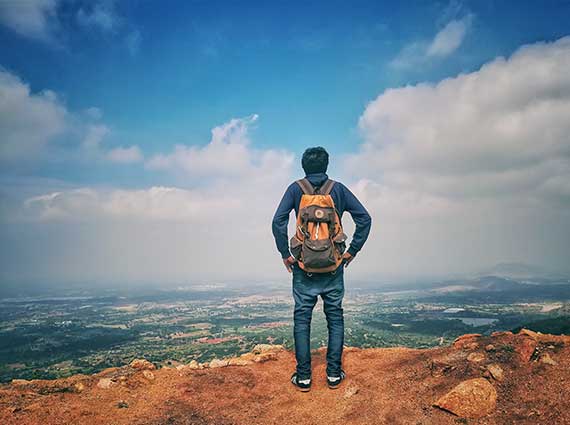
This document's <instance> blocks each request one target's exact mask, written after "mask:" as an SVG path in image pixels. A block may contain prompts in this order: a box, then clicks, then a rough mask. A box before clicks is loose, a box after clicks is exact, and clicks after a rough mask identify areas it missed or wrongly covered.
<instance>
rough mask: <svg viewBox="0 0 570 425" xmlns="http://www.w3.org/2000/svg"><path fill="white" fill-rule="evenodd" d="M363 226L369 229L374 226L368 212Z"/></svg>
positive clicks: (363, 218) (364, 217)
mask: <svg viewBox="0 0 570 425" xmlns="http://www.w3.org/2000/svg"><path fill="white" fill-rule="evenodd" d="M362 225H363V226H364V227H368V228H370V227H371V226H372V217H371V216H370V214H368V212H367V213H366V214H365V215H364V216H363V217H362Z"/></svg>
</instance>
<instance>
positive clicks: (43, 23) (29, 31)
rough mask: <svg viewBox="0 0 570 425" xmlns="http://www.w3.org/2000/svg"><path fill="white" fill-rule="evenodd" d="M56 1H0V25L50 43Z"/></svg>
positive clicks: (54, 19) (54, 20)
mask: <svg viewBox="0 0 570 425" xmlns="http://www.w3.org/2000/svg"><path fill="white" fill-rule="evenodd" d="M57 5H58V0H16V1H0V23H1V24H3V25H5V26H6V27H8V28H10V29H11V30H13V31H15V32H16V33H18V34H20V35H22V36H25V37H29V38H32V39H38V40H43V41H51V39H52V37H53V34H52V31H53V26H54V25H55V22H56V11H57Z"/></svg>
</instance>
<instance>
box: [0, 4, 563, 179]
mask: <svg viewBox="0 0 570 425" xmlns="http://www.w3.org/2000/svg"><path fill="white" fill-rule="evenodd" d="M94 4H95V2H84V3H83V4H82V3H81V2H78V1H73V2H65V1H64V2H60V4H59V5H58V6H57V12H56V13H57V14H58V20H57V23H56V24H53V28H49V29H48V30H46V31H49V36H50V37H52V38H53V40H50V41H47V42H46V41H42V40H39V41H38V40H37V39H30V38H27V37H25V36H22V35H21V34H18V33H15V32H14V31H11V30H10V28H6V27H4V28H2V29H1V30H0V40H1V43H0V45H1V47H0V57H1V65H2V67H4V68H5V69H7V70H9V71H11V72H13V73H14V74H16V75H18V76H19V77H20V78H21V79H23V80H24V81H26V82H27V83H29V84H30V86H31V88H32V90H33V91H41V90H44V89H46V88H47V89H50V90H53V91H55V92H56V93H58V94H59V95H60V96H62V98H63V99H64V101H65V104H66V105H67V107H68V108H69V109H71V110H82V109H87V108H90V107H94V106H95V107H97V108H99V109H100V110H101V111H102V113H103V117H104V121H105V123H106V124H107V125H108V126H109V127H110V128H111V129H112V134H110V135H109V139H110V140H108V143H109V144H111V143H114V144H118V145H124V144H128V145H130V144H138V145H139V146H141V148H142V149H143V150H144V152H145V153H150V154H152V153H156V152H159V151H162V150H164V148H165V146H169V145H173V144H174V143H191V144H194V143H197V144H205V143H207V142H208V136H209V131H210V129H211V128H212V127H213V126H215V125H218V124H220V123H223V122H226V121H227V120H228V119H230V118H232V117H241V116H246V115H249V114H252V113H257V114H259V115H260V117H261V119H260V121H259V125H258V128H257V130H256V134H255V143H256V146H258V147H271V146H283V147H288V148H290V149H292V150H295V151H297V152H300V151H302V149H303V148H304V147H305V146H307V145H312V144H323V145H326V146H327V147H328V148H329V149H330V150H331V151H332V152H333V153H334V152H351V151H354V150H356V148H357V145H358V144H359V142H360V140H359V137H358V132H357V131H356V125H357V122H358V117H359V116H360V114H361V112H362V110H363V109H364V107H365V105H366V103H367V102H369V101H370V100H372V99H373V98H374V97H376V96H377V95H378V94H379V93H381V92H382V91H383V90H385V89H386V88H388V87H397V86H401V85H404V84H414V83H416V82H418V81H437V80H440V79H442V78H444V77H447V76H453V75H456V74H457V73H459V72H468V71H472V70H474V69H477V68H478V67H480V66H481V64H483V63H485V62H486V61H488V60H490V59H492V58H494V57H496V56H499V55H509V54H510V53H512V52H513V51H514V50H515V49H516V48H517V47H519V46H520V45H522V44H527V43H531V42H534V41H539V40H553V39H556V38H559V37H561V36H563V35H565V34H566V32H567V31H568V19H569V18H570V2H567V1H547V2H533V1H530V2H520V1H516V2H506V1H477V2H462V3H458V2H452V3H445V2H439V3H438V2H378V1H371V2H365V1H356V2H343V1H341V2H334V1H333V2H297V3H295V2H233V1H225V2H215V1H214V2H210V1H191V2H186V1H182V2H172V3H171V4H169V5H168V7H164V5H163V4H162V3H161V2H151V1H145V2H141V1H120V2H119V1H117V2H107V3H104V4H106V6H105V10H106V11H107V13H108V14H109V15H111V16H112V18H111V19H112V20H113V24H112V27H111V28H110V29H105V28H103V27H101V26H100V25H97V24H92V25H87V26H86V25H85V24H84V25H82V24H80V22H79V20H78V18H77V13H78V10H80V9H82V8H83V9H85V10H87V11H89V10H91V11H92V10H93V5H94ZM89 5H91V8H90V6H89ZM87 13H89V12H87ZM468 14H472V15H473V17H474V18H473V20H472V23H471V25H470V28H469V30H468V31H467V34H466V35H465V37H464V40H463V41H462V43H461V45H460V46H459V47H458V49H457V51H454V54H453V55H450V56H449V57H443V58H441V59H440V60H435V61H433V62H432V63H426V64H422V65H421V66H420V67H412V68H410V69H394V68H392V67H390V66H389V64H390V61H392V60H393V59H394V57H396V56H397V55H398V53H399V52H400V51H401V50H402V49H403V48H405V46H407V45H408V44H410V43H413V42H416V41H420V40H430V39H432V38H433V37H434V35H435V34H436V33H437V32H438V31H439V30H441V29H442V28H443V27H444V26H445V25H446V24H447V23H448V22H449V21H451V20H453V19H461V18H463V17H465V16H466V15H468ZM129 37H135V38H136V39H137V40H138V41H137V42H136V47H135V48H134V49H133V51H132V52H130V51H129V47H128V43H129V41H128V40H129ZM45 173H46V174H50V176H51V177H61V176H53V175H51V174H55V172H53V171H50V170H45ZM70 174H71V175H70V177H71V178H73V179H80V180H82V176H81V175H77V173H72V172H71V171H70ZM93 178H95V179H98V178H102V177H100V176H93ZM136 181H137V180H133V181H131V182H129V183H132V184H136Z"/></svg>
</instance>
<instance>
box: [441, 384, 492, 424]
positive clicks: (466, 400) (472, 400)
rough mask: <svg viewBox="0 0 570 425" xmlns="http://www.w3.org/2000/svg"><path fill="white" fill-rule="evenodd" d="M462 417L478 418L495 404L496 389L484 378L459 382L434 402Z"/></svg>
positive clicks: (484, 414)
mask: <svg viewBox="0 0 570 425" xmlns="http://www.w3.org/2000/svg"><path fill="white" fill-rule="evenodd" d="M434 405H435V406H437V407H439V408H440V409H444V410H447V411H448V412H451V413H453V414H454V415H457V416H460V417H462V418H480V417H483V416H486V415H488V414H489V413H491V412H492V411H493V410H495V407H496V406H497V391H496V390H495V387H493V385H491V384H490V383H489V381H487V380H486V379H484V378H475V379H469V380H467V381H463V382H461V383H460V384H459V385H457V386H456V387H455V388H453V389H452V390H451V391H450V392H448V393H447V394H445V395H444V396H443V397H441V398H440V399H439V400H437V401H436V402H435V404H434Z"/></svg>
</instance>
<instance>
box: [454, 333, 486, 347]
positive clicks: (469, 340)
mask: <svg viewBox="0 0 570 425" xmlns="http://www.w3.org/2000/svg"><path fill="white" fill-rule="evenodd" d="M480 337H481V334H465V335H461V336H458V337H457V338H456V339H455V341H453V347H455V348H458V349H461V348H465V349H476V348H478V347H479V344H478V343H477V339H478V338H480Z"/></svg>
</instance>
